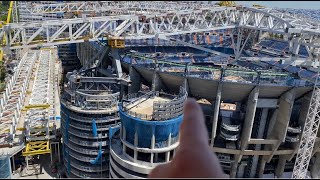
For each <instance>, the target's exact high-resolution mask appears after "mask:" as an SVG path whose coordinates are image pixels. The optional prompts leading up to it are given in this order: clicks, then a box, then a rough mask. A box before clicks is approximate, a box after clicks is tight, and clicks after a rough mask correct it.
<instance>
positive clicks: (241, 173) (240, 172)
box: [237, 163, 247, 178]
mask: <svg viewBox="0 0 320 180" xmlns="http://www.w3.org/2000/svg"><path fill="white" fill-rule="evenodd" d="M246 166H247V165H246V164H244V163H241V164H240V165H239V167H238V173H237V178H243V176H244V169H245V168H246Z"/></svg>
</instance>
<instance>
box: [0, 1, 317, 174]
mask: <svg viewBox="0 0 320 180" xmlns="http://www.w3.org/2000/svg"><path fill="white" fill-rule="evenodd" d="M12 2H13V1H12ZM18 10H19V15H18V13H17V12H18ZM9 14H12V16H13V22H8V23H5V24H4V25H3V26H2V27H1V29H0V39H1V42H2V43H1V47H2V49H1V53H4V54H5V56H4V60H3V61H4V63H5V64H6V68H7V77H6V88H5V90H4V91H3V92H2V96H1V100H0V127H1V128H0V132H1V139H0V151H1V153H2V154H1V157H0V158H1V159H0V167H1V168H0V177H1V178H9V177H15V178H19V177H22V176H26V174H28V171H35V174H36V173H37V170H34V169H31V168H30V167H36V166H35V164H37V161H36V160H35V159H37V160H39V161H40V160H41V158H42V159H43V158H45V157H50V162H49V161H48V160H46V161H47V162H46V163H47V164H51V165H53V166H52V167H51V169H50V170H48V169H46V171H50V173H48V174H50V175H51V178H52V177H58V178H59V177H68V178H147V175H148V173H149V172H150V171H151V170H152V169H153V168H154V167H156V166H157V165H160V164H163V163H167V162H170V161H171V160H172V158H173V157H174V155H175V153H176V149H177V148H178V147H179V127H180V124H181V122H182V120H183V118H182V117H183V103H184V101H185V100H186V99H187V97H192V98H195V99H196V100H197V102H198V103H199V104H200V105H201V107H202V110H203V112H204V116H205V123H206V126H207V130H208V134H209V139H208V144H209V145H210V147H211V148H212V152H214V153H216V155H217V157H218V159H219V161H220V163H221V165H222V168H223V170H224V172H225V173H226V174H228V175H229V177H231V178H243V177H251V178H252V177H269V178H270V177H272V178H273V177H276V178H282V177H293V178H305V177H312V178H318V177H319V175H320V174H319V172H318V169H319V168H320V133H318V128H319V123H320V117H319V111H320V106H319V105H320V97H319V96H320V90H319V89H318V86H319V83H318V80H317V79H318V69H317V68H318V66H319V57H320V56H319V52H320V51H319V48H320V46H319V37H320V28H319V24H320V22H317V21H314V20H311V19H306V17H303V16H301V15H300V16H298V15H295V14H289V13H287V12H285V11H283V12H282V11H278V10H275V9H272V8H268V7H263V6H258V5H255V6H254V7H245V6H239V5H236V4H234V3H233V2H232V1H225V2H220V3H217V4H213V3H208V2H202V1H199V2H197V1H185V2H184V1H179V2H178V1H177V2H175V1H172V2H171V1H170V2H161V1H155V2H149V1H133V2H126V1H123V2H122V1H96V2H78V1H66V2H64V1H29V2H23V1H21V2H14V3H11V6H10V11H9ZM1 58H2V56H1ZM193 148H197V147H193ZM21 157H23V158H21ZM18 164H20V166H18ZM57 164H58V165H57ZM54 166H55V167H54ZM36 168H40V169H41V168H42V167H41V166H40V167H36ZM52 169H55V170H52ZM213 170H214V169H213ZM18 171H20V173H18ZM40 171H41V170H40ZM21 172H23V173H21ZM29 174H30V173H29Z"/></svg>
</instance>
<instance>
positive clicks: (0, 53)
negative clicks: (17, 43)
mask: <svg viewBox="0 0 320 180" xmlns="http://www.w3.org/2000/svg"><path fill="white" fill-rule="evenodd" d="M13 3H14V1H10V6H9V9H8V16H7V21H6V22H2V24H0V27H2V26H3V25H6V24H9V23H10V20H11V14H12V7H13ZM5 43H6V38H5V37H4V38H3V41H2V44H5ZM2 61H3V50H2V49H1V50H0V63H1V62H2Z"/></svg>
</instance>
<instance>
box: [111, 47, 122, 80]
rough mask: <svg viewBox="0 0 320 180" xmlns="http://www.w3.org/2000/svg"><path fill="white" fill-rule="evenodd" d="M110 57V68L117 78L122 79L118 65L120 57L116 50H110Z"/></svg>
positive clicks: (119, 64)
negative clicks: (113, 70) (114, 71)
mask: <svg viewBox="0 0 320 180" xmlns="http://www.w3.org/2000/svg"><path fill="white" fill-rule="evenodd" d="M111 56H112V58H113V61H112V67H113V68H114V69H115V70H116V72H117V74H118V77H119V78H120V77H122V67H121V63H120V55H119V51H118V49H117V48H111Z"/></svg>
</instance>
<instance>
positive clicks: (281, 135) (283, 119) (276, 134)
mask: <svg viewBox="0 0 320 180" xmlns="http://www.w3.org/2000/svg"><path fill="white" fill-rule="evenodd" d="M295 94H296V93H295V90H294V89H292V90H290V91H288V92H286V93H285V94H283V95H282V96H281V97H280V99H279V109H278V114H277V118H276V122H275V124H276V125H275V126H274V127H273V129H272V130H271V132H270V134H269V135H268V137H267V139H277V140H278V142H277V144H276V145H275V146H272V145H266V146H265V147H266V150H272V151H273V152H272V154H271V155H269V156H267V158H268V160H267V162H270V161H271V159H272V157H273V155H274V153H275V151H276V150H277V149H278V148H279V146H280V144H281V143H282V142H284V141H285V137H286V134H287V128H288V125H289V121H290V117H291V111H292V107H293V103H294V100H295Z"/></svg>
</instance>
